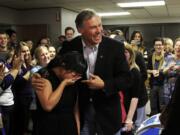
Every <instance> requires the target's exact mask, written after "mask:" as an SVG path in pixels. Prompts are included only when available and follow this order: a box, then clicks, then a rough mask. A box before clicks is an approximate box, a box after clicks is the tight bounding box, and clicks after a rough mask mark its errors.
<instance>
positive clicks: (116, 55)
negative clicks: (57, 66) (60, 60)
mask: <svg viewBox="0 0 180 135" xmlns="http://www.w3.org/2000/svg"><path fill="white" fill-rule="evenodd" d="M75 22H76V27H77V30H78V32H79V33H81V36H78V37H76V38H74V39H73V40H72V41H70V42H69V43H68V44H66V45H64V46H63V48H62V49H61V50H60V52H59V53H60V54H61V55H62V54H63V53H66V52H68V51H72V50H74V51H78V52H80V53H82V54H83V55H84V58H85V59H86V61H87V63H88V70H87V73H86V75H85V76H84V78H82V79H83V80H82V81H81V83H80V84H79V90H80V92H79V107H80V120H81V135H95V134H98V135H120V128H121V110H120V99H119V95H118V92H119V91H120V90H122V89H125V88H126V87H127V85H128V83H129V82H130V75H129V68H128V64H127V62H126V59H125V56H124V45H123V43H121V42H118V41H116V40H113V39H110V38H107V37H104V36H102V31H103V28H102V23H101V18H100V17H99V16H98V15H97V14H96V13H95V12H94V11H93V10H90V9H86V10H83V11H81V12H80V13H79V14H78V15H77V17H76V20H75Z"/></svg>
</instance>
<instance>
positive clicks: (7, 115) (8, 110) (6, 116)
mask: <svg viewBox="0 0 180 135" xmlns="http://www.w3.org/2000/svg"><path fill="white" fill-rule="evenodd" d="M13 109H14V106H13V105H11V106H1V113H2V120H3V125H4V129H5V133H6V135H12V129H13V124H12V121H13V120H12V119H13Z"/></svg>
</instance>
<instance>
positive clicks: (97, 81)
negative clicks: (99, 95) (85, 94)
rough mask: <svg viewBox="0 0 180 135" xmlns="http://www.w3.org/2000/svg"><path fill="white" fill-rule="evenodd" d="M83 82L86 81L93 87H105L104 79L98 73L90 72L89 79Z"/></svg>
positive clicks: (83, 81) (84, 81)
mask: <svg viewBox="0 0 180 135" xmlns="http://www.w3.org/2000/svg"><path fill="white" fill-rule="evenodd" d="M81 82H82V83H86V84H87V85H88V86H89V88H91V89H103V88H104V81H103V80H102V79H101V78H100V77H99V76H97V75H93V74H90V79H89V80H82V81H81Z"/></svg>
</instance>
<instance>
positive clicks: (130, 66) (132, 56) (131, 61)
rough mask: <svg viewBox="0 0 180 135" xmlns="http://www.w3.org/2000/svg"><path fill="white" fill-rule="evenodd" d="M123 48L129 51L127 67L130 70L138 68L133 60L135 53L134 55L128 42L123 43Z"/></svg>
mask: <svg viewBox="0 0 180 135" xmlns="http://www.w3.org/2000/svg"><path fill="white" fill-rule="evenodd" d="M125 50H127V51H128V52H129V54H130V59H129V68H130V70H131V69H133V68H136V69H138V70H140V69H139V66H138V65H137V64H136V62H135V59H136V55H135V52H134V50H133V48H132V46H131V45H129V44H126V45H125Z"/></svg>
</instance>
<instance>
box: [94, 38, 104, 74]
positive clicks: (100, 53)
mask: <svg viewBox="0 0 180 135" xmlns="http://www.w3.org/2000/svg"><path fill="white" fill-rule="evenodd" d="M104 55H105V44H104V38H103V39H102V42H101V43H100V44H99V47H98V54H97V58H96V64H95V69H94V74H96V73H99V72H100V71H101V70H102V66H101V65H102V64H103V61H104Z"/></svg>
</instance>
